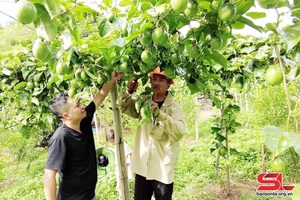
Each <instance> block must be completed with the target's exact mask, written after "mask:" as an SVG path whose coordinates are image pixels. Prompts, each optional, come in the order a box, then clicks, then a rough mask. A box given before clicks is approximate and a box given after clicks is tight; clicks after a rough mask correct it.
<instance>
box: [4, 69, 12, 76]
mask: <svg viewBox="0 0 300 200" xmlns="http://www.w3.org/2000/svg"><path fill="white" fill-rule="evenodd" d="M2 73H3V74H5V75H6V76H10V75H11V71H10V70H9V69H7V68H3V69H2Z"/></svg>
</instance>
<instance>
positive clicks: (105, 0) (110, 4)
mask: <svg viewBox="0 0 300 200" xmlns="http://www.w3.org/2000/svg"><path fill="white" fill-rule="evenodd" d="M103 3H104V4H105V5H106V6H107V7H111V6H112V0H103Z"/></svg>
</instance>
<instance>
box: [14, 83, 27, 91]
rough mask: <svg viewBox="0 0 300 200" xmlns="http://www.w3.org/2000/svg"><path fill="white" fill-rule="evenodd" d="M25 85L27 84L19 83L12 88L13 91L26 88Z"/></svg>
mask: <svg viewBox="0 0 300 200" xmlns="http://www.w3.org/2000/svg"><path fill="white" fill-rule="evenodd" d="M26 84H27V82H24V81H23V82H20V83H18V84H17V85H16V86H15V87H14V89H15V90H18V89H20V88H23V87H25V86H26Z"/></svg>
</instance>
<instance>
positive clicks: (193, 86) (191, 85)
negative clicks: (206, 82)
mask: <svg viewBox="0 0 300 200" xmlns="http://www.w3.org/2000/svg"><path fill="white" fill-rule="evenodd" d="M187 86H188V88H189V89H190V91H191V94H195V93H197V92H200V91H201V89H200V88H199V87H198V86H197V84H196V83H189V82H187Z"/></svg>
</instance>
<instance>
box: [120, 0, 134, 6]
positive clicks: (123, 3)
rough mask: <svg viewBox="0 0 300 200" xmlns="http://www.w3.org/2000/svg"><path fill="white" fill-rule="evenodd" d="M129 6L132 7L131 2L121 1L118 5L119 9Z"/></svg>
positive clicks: (130, 0)
mask: <svg viewBox="0 0 300 200" xmlns="http://www.w3.org/2000/svg"><path fill="white" fill-rule="evenodd" d="M130 5H133V3H132V0H121V1H120V3H119V6H121V7H126V6H130Z"/></svg>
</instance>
